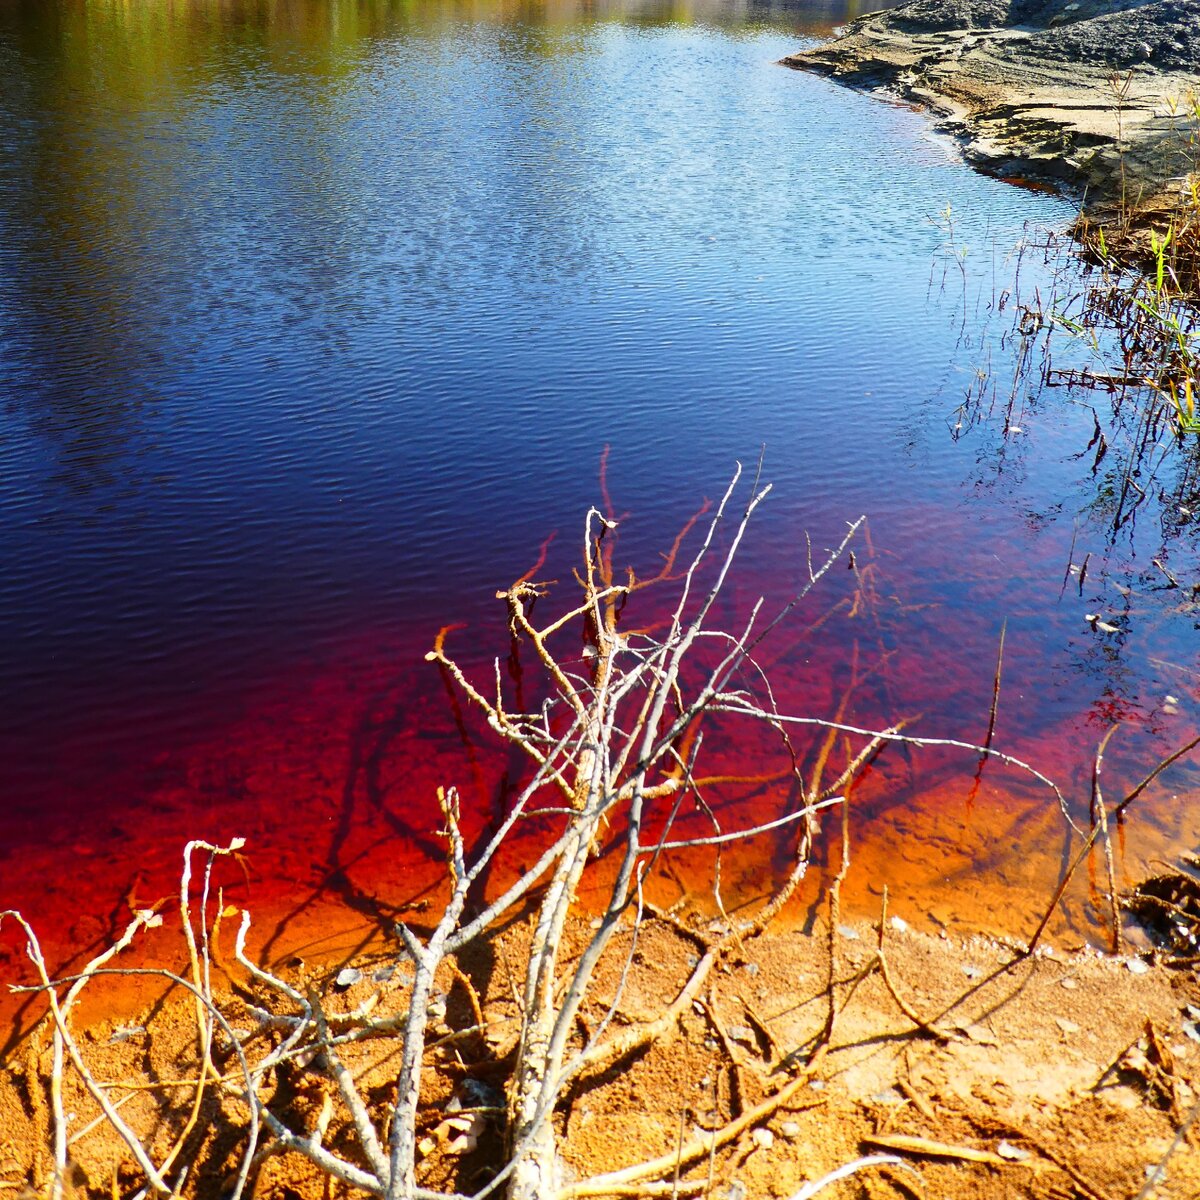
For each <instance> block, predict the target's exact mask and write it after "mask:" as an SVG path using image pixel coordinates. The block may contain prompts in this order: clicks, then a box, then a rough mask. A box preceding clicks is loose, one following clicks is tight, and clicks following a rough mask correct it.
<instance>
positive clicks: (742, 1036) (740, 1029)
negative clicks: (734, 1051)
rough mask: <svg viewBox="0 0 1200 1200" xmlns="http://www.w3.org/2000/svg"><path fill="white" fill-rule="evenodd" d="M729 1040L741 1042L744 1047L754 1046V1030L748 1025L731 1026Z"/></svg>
mask: <svg viewBox="0 0 1200 1200" xmlns="http://www.w3.org/2000/svg"><path fill="white" fill-rule="evenodd" d="M729 1040H730V1041H731V1042H739V1043H740V1044H741V1045H743V1046H753V1045H754V1030H752V1029H751V1028H750V1027H749V1026H748V1025H730V1027H729Z"/></svg>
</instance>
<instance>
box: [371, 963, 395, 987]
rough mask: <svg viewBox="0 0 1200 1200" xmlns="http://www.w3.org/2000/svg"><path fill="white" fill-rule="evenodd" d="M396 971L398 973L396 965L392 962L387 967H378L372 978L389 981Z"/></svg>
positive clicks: (378, 981) (384, 981)
mask: <svg viewBox="0 0 1200 1200" xmlns="http://www.w3.org/2000/svg"><path fill="white" fill-rule="evenodd" d="M395 973H396V967H395V965H394V964H392V963H389V964H388V965H387V966H386V967H376V968H375V971H374V972H373V974H372V975H371V978H372V979H373V980H374V981H375V982H376V983H387V981H388V980H389V979H391V977H392V976H393V975H395Z"/></svg>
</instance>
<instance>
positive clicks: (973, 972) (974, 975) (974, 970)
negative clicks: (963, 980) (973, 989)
mask: <svg viewBox="0 0 1200 1200" xmlns="http://www.w3.org/2000/svg"><path fill="white" fill-rule="evenodd" d="M962 973H963V974H964V975H965V976H966V977H967V978H968V979H978V978H979V976H980V975H981V974H982V972H981V971H980V970H979V968H978V967H973V966H971V965H970V963H968V964H966V965H965V966H964V967H963V969H962Z"/></svg>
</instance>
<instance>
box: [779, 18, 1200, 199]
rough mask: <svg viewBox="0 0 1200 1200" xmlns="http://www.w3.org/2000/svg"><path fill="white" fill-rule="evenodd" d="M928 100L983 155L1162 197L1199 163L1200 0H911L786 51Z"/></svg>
mask: <svg viewBox="0 0 1200 1200" xmlns="http://www.w3.org/2000/svg"><path fill="white" fill-rule="evenodd" d="M783 61H784V62H785V63H786V64H787V65H788V66H792V67H798V68H803V69H805V70H813V71H819V72H823V73H825V74H829V75H833V76H836V77H837V78H839V79H842V80H844V81H845V82H847V83H851V84H854V85H857V86H860V87H878V88H884V89H887V90H888V91H890V92H892V93H895V94H898V95H900V96H902V97H904V98H905V99H908V100H912V101H915V102H918V103H920V104H923V105H925V106H927V107H929V108H931V109H932V110H933V111H934V112H935V113H936V114H937V115H938V116H939V118H940V121H941V123H942V124H943V126H944V127H945V128H946V129H948V130H949V131H950V132H952V133H953V134H955V135H956V136H957V137H958V138H959V140H960V141H961V143H962V146H963V149H964V152H965V153H966V154H967V156H968V157H969V158H970V159H971V160H972V161H974V162H975V163H976V164H977V165H979V166H981V167H983V168H984V169H986V170H989V171H992V172H994V173H996V174H999V175H1002V176H1020V177H1024V178H1032V179H1049V180H1053V181H1056V182H1057V183H1059V184H1060V185H1063V186H1066V187H1067V188H1069V189H1071V190H1075V191H1078V192H1079V193H1081V194H1083V195H1085V196H1086V198H1087V200H1088V202H1089V204H1091V205H1093V206H1095V205H1105V204H1112V203H1116V202H1120V201H1122V200H1124V201H1125V202H1127V203H1130V204H1137V203H1142V202H1147V201H1153V202H1155V203H1156V204H1157V203H1161V202H1163V201H1164V200H1166V201H1167V202H1168V203H1169V197H1170V196H1171V195H1172V194H1178V192H1179V190H1180V184H1181V182H1182V181H1183V180H1184V178H1185V177H1186V176H1188V175H1189V173H1191V172H1193V171H1194V170H1195V169H1196V163H1197V159H1200V121H1198V119H1197V116H1198V111H1197V106H1198V105H1200V0H1151V2H1147V0H1051V2H1049V3H1047V2H1045V0H911V2H910V3H908V4H903V5H901V6H900V7H899V8H894V9H890V10H888V11H885V12H881V13H874V14H872V15H870V16H867V17H864V18H862V19H860V20H858V21H855V22H854V23H853V24H851V25H850V26H848V27H847V29H846V30H845V31H844V32H843V33H842V35H841V36H840V37H838V38H836V39H835V40H834V41H832V42H829V43H827V44H826V45H823V46H819V47H817V48H816V49H813V50H807V51H804V52H802V53H799V54H795V55H792V56H790V57H789V58H786V59H784V60H783Z"/></svg>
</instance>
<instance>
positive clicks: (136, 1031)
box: [108, 1025, 146, 1046]
mask: <svg viewBox="0 0 1200 1200" xmlns="http://www.w3.org/2000/svg"><path fill="white" fill-rule="evenodd" d="M145 1032H146V1027H145V1025H118V1026H116V1028H114V1029H113V1031H112V1033H111V1034H110V1035H109V1038H108V1044H109V1045H110V1046H115V1045H116V1044H117V1043H118V1042H127V1041H129V1039H130V1038H135V1037H141V1036H142V1034H143V1033H145Z"/></svg>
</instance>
